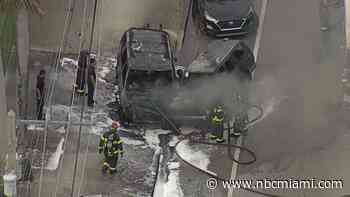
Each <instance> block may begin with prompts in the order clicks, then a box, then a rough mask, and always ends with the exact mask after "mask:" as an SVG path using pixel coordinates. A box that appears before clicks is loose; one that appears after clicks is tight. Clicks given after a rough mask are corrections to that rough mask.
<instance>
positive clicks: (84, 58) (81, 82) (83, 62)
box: [75, 50, 90, 94]
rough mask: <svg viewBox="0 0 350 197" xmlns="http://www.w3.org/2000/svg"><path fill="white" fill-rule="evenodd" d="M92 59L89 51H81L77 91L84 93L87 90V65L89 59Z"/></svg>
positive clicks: (76, 81) (76, 84)
mask: <svg viewBox="0 0 350 197" xmlns="http://www.w3.org/2000/svg"><path fill="white" fill-rule="evenodd" d="M89 59H90V55H89V51H87V50H82V51H80V55H79V61H78V71H77V77H76V80H75V90H76V91H77V93H80V94H83V93H84V92H85V90H84V88H85V76H86V75H85V71H86V67H87V63H88V60H89Z"/></svg>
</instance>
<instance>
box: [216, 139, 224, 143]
mask: <svg viewBox="0 0 350 197" xmlns="http://www.w3.org/2000/svg"><path fill="white" fill-rule="evenodd" d="M216 142H217V143H224V142H225V140H224V138H216Z"/></svg>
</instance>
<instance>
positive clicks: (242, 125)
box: [232, 113, 249, 137]
mask: <svg viewBox="0 0 350 197" xmlns="http://www.w3.org/2000/svg"><path fill="white" fill-rule="evenodd" d="M248 122H249V118H248V114H247V113H242V114H239V115H237V116H236V117H235V122H234V123H233V133H232V134H233V136H236V137H238V136H240V135H241V134H242V133H243V132H246V131H247V130H248V129H247V124H248Z"/></svg>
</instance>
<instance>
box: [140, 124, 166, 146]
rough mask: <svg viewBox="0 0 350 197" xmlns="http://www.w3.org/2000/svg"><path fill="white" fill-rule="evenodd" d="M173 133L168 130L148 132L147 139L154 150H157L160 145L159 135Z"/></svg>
mask: <svg viewBox="0 0 350 197" xmlns="http://www.w3.org/2000/svg"><path fill="white" fill-rule="evenodd" d="M170 132H171V131H168V130H162V129H155V130H148V131H146V135H145V137H144V138H145V139H146V142H147V144H148V145H149V146H150V147H151V148H153V149H157V148H158V145H159V142H160V141H159V137H158V135H160V134H168V133H170Z"/></svg>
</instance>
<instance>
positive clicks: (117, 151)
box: [113, 150, 123, 154]
mask: <svg viewBox="0 0 350 197" xmlns="http://www.w3.org/2000/svg"><path fill="white" fill-rule="evenodd" d="M122 152H123V151H122V150H116V151H114V152H113V153H114V154H118V153H122Z"/></svg>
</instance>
